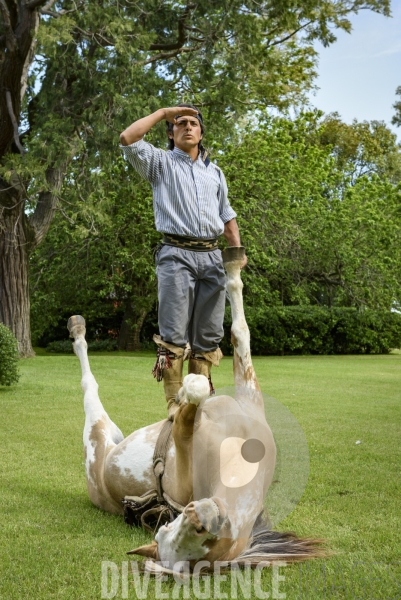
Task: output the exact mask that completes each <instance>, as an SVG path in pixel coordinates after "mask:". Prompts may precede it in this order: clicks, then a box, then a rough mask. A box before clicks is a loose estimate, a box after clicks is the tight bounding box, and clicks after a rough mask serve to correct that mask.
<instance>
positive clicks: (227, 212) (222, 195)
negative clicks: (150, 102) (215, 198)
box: [218, 169, 237, 223]
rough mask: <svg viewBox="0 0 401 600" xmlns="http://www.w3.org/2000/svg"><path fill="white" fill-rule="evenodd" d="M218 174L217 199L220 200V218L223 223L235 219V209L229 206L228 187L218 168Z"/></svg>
mask: <svg viewBox="0 0 401 600" xmlns="http://www.w3.org/2000/svg"><path fill="white" fill-rule="evenodd" d="M219 174H220V189H219V194H218V195H219V201H220V207H219V208H220V219H221V220H222V221H223V223H227V222H228V221H231V219H235V217H236V216H237V213H236V212H235V210H233V209H232V208H231V205H230V203H229V201H228V189H227V182H226V178H225V177H224V173H223V171H221V169H219Z"/></svg>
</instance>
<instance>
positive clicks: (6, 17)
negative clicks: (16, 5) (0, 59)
mask: <svg viewBox="0 0 401 600" xmlns="http://www.w3.org/2000/svg"><path fill="white" fill-rule="evenodd" d="M0 12H1V14H2V15H3V22H4V28H5V39H6V45H7V49H8V50H9V51H10V52H15V51H16V50H17V38H16V36H15V34H14V31H13V28H12V26H11V21H10V14H9V12H8V8H7V5H6V3H5V2H4V0H0Z"/></svg>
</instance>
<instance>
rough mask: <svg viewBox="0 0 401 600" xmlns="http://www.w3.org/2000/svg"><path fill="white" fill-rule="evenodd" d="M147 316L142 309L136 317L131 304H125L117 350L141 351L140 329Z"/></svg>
mask: <svg viewBox="0 0 401 600" xmlns="http://www.w3.org/2000/svg"><path fill="white" fill-rule="evenodd" d="M147 314H148V313H147V311H146V310H145V309H143V310H141V311H140V313H139V315H138V314H137V313H136V311H135V310H134V308H133V306H132V303H131V302H129V301H128V302H127V303H126V306H125V312H124V318H123V322H122V324H121V329H120V335H119V336H118V349H119V350H126V351H129V352H131V351H133V350H140V349H141V342H140V335H141V329H142V325H143V323H144V321H145V318H146V315H147Z"/></svg>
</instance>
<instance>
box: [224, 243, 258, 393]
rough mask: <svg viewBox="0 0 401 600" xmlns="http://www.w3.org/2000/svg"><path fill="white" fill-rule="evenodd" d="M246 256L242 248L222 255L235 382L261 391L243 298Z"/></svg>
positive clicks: (236, 248) (235, 248)
mask: <svg viewBox="0 0 401 600" xmlns="http://www.w3.org/2000/svg"><path fill="white" fill-rule="evenodd" d="M244 254H245V248H243V247H242V246H238V247H237V246H233V247H229V248H226V249H225V250H223V253H222V255H223V264H224V268H225V269H226V271H227V291H228V294H229V297H230V304H231V314H232V325H231V342H232V344H233V346H234V381H235V385H237V386H241V387H247V388H250V389H256V390H259V389H260V388H259V384H258V380H257V378H256V374H255V370H254V368H253V364H252V358H251V344H250V334H249V328H248V325H247V322H246V319H245V313H244V303H243V298H242V288H243V283H242V280H241V264H242V259H243V257H244Z"/></svg>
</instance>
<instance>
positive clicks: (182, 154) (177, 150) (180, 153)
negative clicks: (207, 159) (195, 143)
mask: <svg viewBox="0 0 401 600" xmlns="http://www.w3.org/2000/svg"><path fill="white" fill-rule="evenodd" d="M173 154H175V155H176V156H179V157H181V158H183V159H184V160H186V161H191V162H193V161H192V158H191V157H190V156H189V154H188V153H187V152H184V150H180V148H177V146H174V148H173ZM199 159H200V153H199V154H198V158H197V159H196V160H195V162H197V161H198V160H199Z"/></svg>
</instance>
